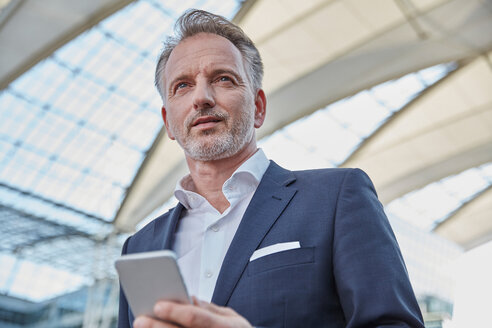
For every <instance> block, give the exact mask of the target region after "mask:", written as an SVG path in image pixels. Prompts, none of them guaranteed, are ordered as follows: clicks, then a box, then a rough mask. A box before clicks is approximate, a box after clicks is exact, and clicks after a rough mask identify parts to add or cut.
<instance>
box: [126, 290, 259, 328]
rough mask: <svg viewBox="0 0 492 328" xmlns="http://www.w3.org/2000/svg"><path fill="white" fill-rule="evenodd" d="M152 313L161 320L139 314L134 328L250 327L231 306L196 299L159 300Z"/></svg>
mask: <svg viewBox="0 0 492 328" xmlns="http://www.w3.org/2000/svg"><path fill="white" fill-rule="evenodd" d="M154 315H155V316H156V317H157V318H159V319H161V320H163V321H160V320H155V319H153V318H149V317H145V316H140V317H137V318H136V319H135V321H134V322H133V326H134V327H135V328H168V327H189V328H243V327H244V328H251V325H250V324H249V322H248V321H247V320H246V319H245V318H243V317H241V316H240V315H239V314H237V313H236V311H234V310H233V309H231V308H227V307H221V306H218V305H215V304H212V303H207V302H203V301H199V300H197V299H196V298H195V297H193V304H179V303H174V302H167V301H160V302H157V303H156V304H155V306H154Z"/></svg>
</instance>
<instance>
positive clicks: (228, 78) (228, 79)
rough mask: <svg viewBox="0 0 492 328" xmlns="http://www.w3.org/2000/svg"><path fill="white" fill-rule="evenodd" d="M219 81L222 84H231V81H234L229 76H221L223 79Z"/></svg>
mask: <svg viewBox="0 0 492 328" xmlns="http://www.w3.org/2000/svg"><path fill="white" fill-rule="evenodd" d="M219 81H220V82H230V81H232V79H231V78H230V77H228V76H221V77H219Z"/></svg>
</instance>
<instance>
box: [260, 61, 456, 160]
mask: <svg viewBox="0 0 492 328" xmlns="http://www.w3.org/2000/svg"><path fill="white" fill-rule="evenodd" d="M455 69H456V64H454V63H450V64H442V65H437V66H433V67H430V68H427V69H423V70H421V71H418V72H415V73H411V74H408V75H405V76H403V77H401V78H399V79H396V80H392V81H389V82H386V83H382V84H380V85H377V86H375V87H373V88H371V89H367V90H364V91H362V92H359V93H357V94H355V95H354V96H352V97H348V98H345V99H342V100H340V101H337V102H335V103H333V104H330V105H329V106H327V107H325V108H322V109H320V110H318V111H316V112H314V113H313V114H311V115H309V116H306V117H305V118H302V119H300V120H298V121H296V122H294V123H292V124H289V125H287V126H285V127H284V128H282V129H280V130H278V131H276V132H275V133H273V134H272V135H271V136H268V137H266V138H263V139H262V140H261V141H260V142H259V145H260V147H262V148H263V149H264V150H265V152H266V153H267V154H268V156H269V157H270V158H272V159H273V160H275V161H276V162H277V163H278V164H280V165H282V166H285V167H288V168H289V169H292V170H295V169H306V168H323V167H336V166H339V165H341V164H342V163H343V162H344V161H345V160H346V159H347V158H348V157H349V156H350V154H352V153H353V152H354V150H356V149H357V148H358V147H359V146H360V145H361V143H363V142H364V140H365V139H366V138H368V137H369V136H370V135H372V133H373V132H374V131H375V130H377V129H378V128H379V127H380V126H381V125H382V124H384V123H385V122H386V121H387V120H388V119H389V118H391V116H392V115H393V114H395V113H396V112H398V111H399V110H400V109H402V108H403V107H404V106H405V105H407V104H408V103H409V102H410V101H412V100H413V99H414V98H416V97H417V96H419V95H420V93H421V92H422V91H424V90H425V89H426V88H427V87H429V86H431V85H432V84H434V83H436V82H437V81H439V80H440V79H442V78H443V77H444V76H446V75H447V74H449V73H450V72H451V71H453V70H455ZM280 145H281V146H280ZM285 149H288V150H289V151H285Z"/></svg>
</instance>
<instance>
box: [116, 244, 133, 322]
mask: <svg viewBox="0 0 492 328" xmlns="http://www.w3.org/2000/svg"><path fill="white" fill-rule="evenodd" d="M130 238H131V237H128V239H127V240H126V241H125V243H124V244H123V249H122V251H121V254H122V255H124V254H126V252H127V247H128V241H129V240H130ZM130 327H132V325H131V324H130V319H129V318H128V302H127V300H126V297H125V294H124V293H123V289H122V288H121V285H120V306H119V312H118V328H130Z"/></svg>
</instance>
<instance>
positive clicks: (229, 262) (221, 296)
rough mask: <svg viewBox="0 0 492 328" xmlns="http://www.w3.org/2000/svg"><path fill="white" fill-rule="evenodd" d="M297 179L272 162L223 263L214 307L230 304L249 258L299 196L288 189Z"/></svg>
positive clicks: (216, 286)
mask: <svg viewBox="0 0 492 328" xmlns="http://www.w3.org/2000/svg"><path fill="white" fill-rule="evenodd" d="M294 180H295V177H294V175H293V173H292V172H291V171H287V170H285V169H283V168H281V167H279V166H278V165H277V164H275V163H274V162H271V164H270V166H269V167H268V169H267V171H266V172H265V174H264V176H263V178H262V180H261V182H260V184H259V186H258V189H257V190H256V193H255V195H254V196H253V198H252V199H251V202H250V204H249V206H248V208H247V209H246V212H245V213H244V216H243V218H242V220H241V223H240V224H239V227H238V229H237V232H236V234H235V235H234V239H233V240H232V242H231V245H230V247H229V250H228V251H227V254H226V256H225V258H224V262H223V263H222V267H221V270H220V273H219V277H218V279H217V283H216V285H215V290H214V294H213V297H212V302H214V303H215V304H218V305H222V306H224V305H226V304H227V302H228V301H229V298H230V297H231V294H232V291H233V290H234V288H235V286H236V284H237V282H238V281H239V279H240V277H241V275H242V274H243V272H244V270H245V268H246V265H247V264H248V262H249V258H250V257H251V255H252V254H253V252H254V251H255V250H256V249H257V247H258V245H259V244H260V243H261V241H262V240H263V238H264V237H265V235H266V234H267V233H268V231H269V230H270V228H271V226H272V225H273V224H274V223H275V221H276V220H277V218H278V217H279V216H280V214H281V213H282V212H283V210H284V209H285V207H286V206H287V205H288V204H289V202H290V200H291V199H292V197H293V196H294V194H295V193H296V191H297V189H295V188H293V187H289V186H288V185H289V184H290V183H291V182H293V181H294Z"/></svg>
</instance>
